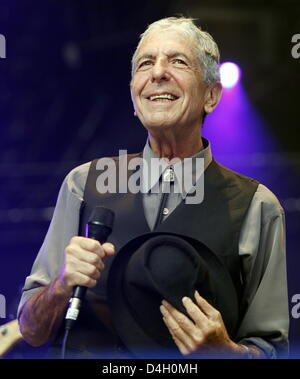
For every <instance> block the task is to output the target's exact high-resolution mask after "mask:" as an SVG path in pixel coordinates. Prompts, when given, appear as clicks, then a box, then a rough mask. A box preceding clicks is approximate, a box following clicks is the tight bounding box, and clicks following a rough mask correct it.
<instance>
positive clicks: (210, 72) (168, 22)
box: [131, 17, 220, 84]
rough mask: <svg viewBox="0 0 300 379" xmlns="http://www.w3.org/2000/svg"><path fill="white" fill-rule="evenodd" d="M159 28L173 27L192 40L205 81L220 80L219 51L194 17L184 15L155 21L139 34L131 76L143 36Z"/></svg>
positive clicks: (213, 81)
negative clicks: (196, 23)
mask: <svg viewBox="0 0 300 379" xmlns="http://www.w3.org/2000/svg"><path fill="white" fill-rule="evenodd" d="M161 29H165V30H166V29H175V30H176V31H177V32H180V33H182V34H184V35H185V36H186V37H188V38H190V39H192V40H194V41H195V42H196V45H197V47H196V51H195V53H196V56H197V58H198V59H199V62H200V65H201V67H202V70H203V75H204V81H205V83H206V84H212V83H215V82H218V81H220V72H219V62H220V53H219V49H218V46H217V44H216V42H215V41H214V39H213V38H212V36H211V35H210V34H209V33H207V32H205V31H203V30H201V28H200V27H197V26H196V25H195V23H194V19H192V18H185V17H167V18H163V19H161V20H158V21H155V22H153V23H152V24H150V25H149V26H148V28H147V29H146V30H145V32H144V33H142V34H141V35H140V41H139V44H138V46H137V48H136V50H135V52H134V54H133V57H132V60H131V67H132V76H133V74H134V69H135V63H136V58H137V53H138V51H139V48H140V46H141V44H142V42H143V40H144V38H145V37H146V36H147V35H148V34H149V33H151V32H152V31H154V30H161Z"/></svg>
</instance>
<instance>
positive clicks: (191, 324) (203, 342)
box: [160, 291, 247, 358]
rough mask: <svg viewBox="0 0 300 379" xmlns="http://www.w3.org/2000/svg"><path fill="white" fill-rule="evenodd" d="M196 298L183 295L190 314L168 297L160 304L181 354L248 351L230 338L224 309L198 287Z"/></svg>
mask: <svg viewBox="0 0 300 379" xmlns="http://www.w3.org/2000/svg"><path fill="white" fill-rule="evenodd" d="M195 299H196V303H194V302H193V301H192V300H191V299H190V298H188V297H184V298H183V299H182V303H183V305H184V307H185V309H186V311H187V313H188V315H189V317H187V316H185V315H184V314H183V313H181V312H179V311H178V310H177V309H176V308H174V307H173V306H172V305H171V304H169V303H168V302H167V301H166V300H163V302H162V305H161V307H160V311H161V313H162V316H163V321H164V322H165V325H166V326H167V328H168V330H169V332H170V334H171V336H172V338H173V340H174V342H175V343H176V345H177V347H178V349H179V350H180V352H181V354H182V355H184V356H188V357H189V358H203V357H204V356H206V357H210V358H212V357H217V358H220V357H222V356H223V357H225V358H228V357H232V358H233V357H244V356H245V355H246V354H247V351H245V349H244V348H243V347H241V346H240V345H238V344H236V343H234V342H233V341H232V340H231V339H230V337H229V335H228V333H227V330H226V327H225V325H224V322H223V319H222V316H221V313H220V312H219V311H218V310H216V309H215V308H214V307H213V306H212V305H210V304H209V303H208V302H207V301H206V300H205V299H204V298H203V297H201V296H200V295H199V293H198V291H195Z"/></svg>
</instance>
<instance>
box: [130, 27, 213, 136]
mask: <svg viewBox="0 0 300 379" xmlns="http://www.w3.org/2000/svg"><path fill="white" fill-rule="evenodd" d="M130 87H131V97H132V101H133V104H134V109H135V112H136V115H137V116H138V117H139V119H140V121H141V122H142V124H143V125H144V126H145V128H146V129H148V130H149V131H151V130H154V129H156V130H158V128H160V129H165V128H172V129H174V132H176V130H177V131H178V132H179V133H181V132H182V131H186V130H188V129H189V130H195V129H200V127H201V124H202V117H203V114H204V111H205V112H207V113H209V112H210V109H209V106H208V105H207V102H208V100H209V99H208V98H209V90H208V86H207V85H206V84H205V83H204V81H203V73H202V69H201V66H200V63H199V61H198V59H197V57H196V56H195V45H194V44H193V41H191V39H189V38H187V37H185V36H184V35H182V34H181V33H179V32H177V31H175V30H172V29H169V30H159V31H153V32H151V33H150V34H149V35H148V36H146V37H145V39H144V41H143V42H142V44H141V46H140V48H139V51H138V53H137V55H136V61H135V68H134V73H133V78H132V81H131V85H130Z"/></svg>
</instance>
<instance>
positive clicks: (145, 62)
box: [138, 59, 152, 68]
mask: <svg viewBox="0 0 300 379" xmlns="http://www.w3.org/2000/svg"><path fill="white" fill-rule="evenodd" d="M150 65H152V61H151V60H150V59H148V60H146V61H143V62H141V63H140V64H139V67H138V68H147V66H150Z"/></svg>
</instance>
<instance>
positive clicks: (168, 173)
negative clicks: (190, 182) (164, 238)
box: [154, 166, 175, 229]
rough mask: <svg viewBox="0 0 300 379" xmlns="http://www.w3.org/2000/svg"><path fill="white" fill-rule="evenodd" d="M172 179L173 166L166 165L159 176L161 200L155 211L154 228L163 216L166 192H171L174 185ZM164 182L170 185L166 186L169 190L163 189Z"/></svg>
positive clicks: (173, 175) (166, 197)
mask: <svg viewBox="0 0 300 379" xmlns="http://www.w3.org/2000/svg"><path fill="white" fill-rule="evenodd" d="M174 181H175V174H174V169H173V166H170V167H168V168H167V169H166V170H165V172H164V173H163V174H162V176H161V186H160V188H161V189H162V198H161V201H160V205H159V210H158V213H157V218H156V221H155V225H154V229H156V228H157V226H158V225H159V224H160V223H161V222H162V218H163V215H164V213H163V212H164V209H165V206H166V202H167V199H168V194H169V193H170V192H172V190H173V186H174ZM164 183H165V184H166V183H169V184H170V185H169V186H168V188H169V191H167V192H166V191H163V185H164Z"/></svg>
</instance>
